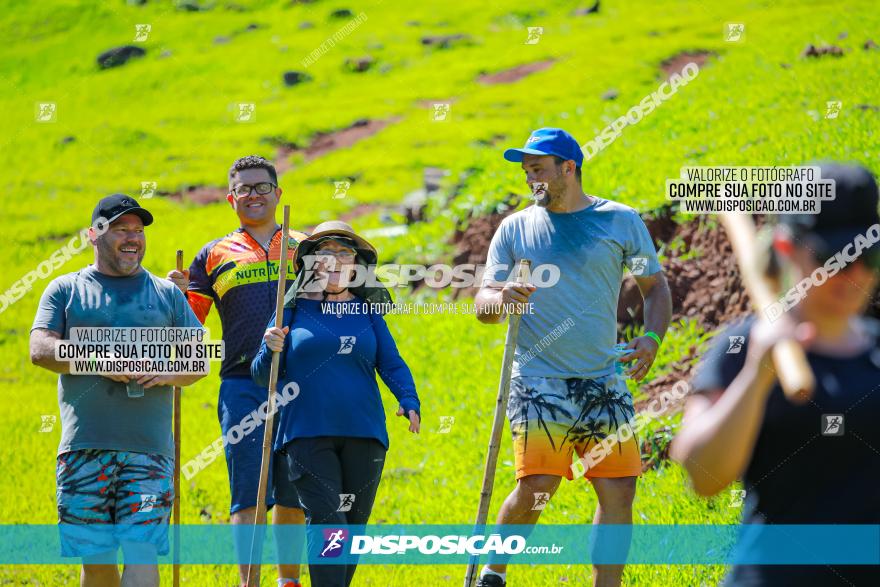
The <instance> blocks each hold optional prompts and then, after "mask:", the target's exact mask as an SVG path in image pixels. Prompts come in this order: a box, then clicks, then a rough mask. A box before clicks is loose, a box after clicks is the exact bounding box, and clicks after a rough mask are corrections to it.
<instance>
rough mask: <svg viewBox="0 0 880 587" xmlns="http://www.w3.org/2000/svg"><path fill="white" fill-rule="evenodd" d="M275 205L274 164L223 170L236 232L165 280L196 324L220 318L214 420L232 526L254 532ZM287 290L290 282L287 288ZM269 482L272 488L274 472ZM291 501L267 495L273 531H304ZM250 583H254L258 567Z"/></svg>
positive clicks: (249, 160)
mask: <svg viewBox="0 0 880 587" xmlns="http://www.w3.org/2000/svg"><path fill="white" fill-rule="evenodd" d="M280 199H281V188H279V187H278V175H277V173H276V171H275V167H274V166H273V165H272V163H270V162H269V161H267V160H266V159H264V158H262V157H258V156H255V155H250V156H248V157H242V158H241V159H238V160H237V161H235V163H233V164H232V167H231V168H230V169H229V193H228V194H227V196H226V200H227V201H228V202H229V205H230V206H232V209H233V210H235V213H236V214H237V215H238V220H239V227H238V229H236V230H234V231H233V232H231V233H229V234H227V235H226V236H222V237H220V238H218V239H215V240H213V241H211V242H209V243H208V244H207V245H205V246H204V247H203V248H202V250H201V251H199V254H198V255H196V257H195V259H194V260H193V262H192V264H191V265H190V267H189V269H188V270H187V271H183V272H180V271H171V272H170V273H169V274H168V278H169V279H170V280H171V281H173V282H174V283H175V284H176V285H177V286H178V287H179V288H180V289H181V290H182V291H183V292H184V293H185V294H186V297H187V300H188V301H189V304H190V306H191V307H192V309H193V311H194V312H195V314H196V316H198V318H199V320H201V321H202V323H204V322H205V319H206V318H207V316H208V312H209V311H210V309H211V306H212V305H216V307H217V311H218V312H219V314H220V322H221V325H222V327H223V342H224V344H225V351H226V358H225V359H224V361H223V365H222V366H221V369H220V398H219V401H218V406H217V414H218V417H219V419H220V428H221V430H222V431H223V437H224V445H225V452H226V465H227V469H228V472H229V487H230V493H231V495H232V504H231V507H230V517H231V520H232V523H233V524H253V523H254V516H255V514H256V506H257V482H258V479H259V476H260V460H261V459H262V441H263V426H264V424H263V422H262V420H258V421H257V423H258V424H259V426H256V427H254V426H253V417H252V416H251V414H252V413H253V412H254V411H255V410H257V409H258V408H259V407H260V404H262V403H263V402H264V401H266V397H267V390H266V388H264V387H259V386H258V385H257V384H256V383H254V382H253V381H252V380H251V373H250V364H251V361H252V360H253V358H254V356H255V355H256V354H257V351H258V350H259V348H260V343H261V342H262V336H263V330H264V328H265V325H266V324H267V323H268V322H269V319H270V318H271V317H272V315H273V313H274V312H275V296H276V292H277V289H278V269H279V258H280V256H281V226H280V225H279V224H278V222H276V220H275V209H276V208H277V207H278V202H279V200H280ZM305 237H306V235H305V234H303V233H300V232H295V231H291V232H290V239H291V240H290V249H289V253H288V274H289V275H291V276H292V275H293V264H292V263H291V262H290V260H292V259H293V253H294V250H293V249H294V246H295V245H296V244H297V243H298V242H299V241H300V240H302V239H303V238H305ZM292 282H293V280H292V279H291V280H290V281H288V285H289V284H290V283H292ZM276 424H277V420H276ZM269 475H270V477H269V483H268V487H270V488H271V487H272V476H271V475H272V467H269ZM293 497H295V495H294V496H293ZM293 497H291V496H290V495H286V499H287V500H288V501H287V502H284V503H281V501H279V502H276V500H275V497H274V495H273V491H271V490H269V491H267V495H266V505H267V506H268V507H272V506H273V505H274V506H275V508H274V513H273V515H272V520H273V523H274V524H302V523H304V521H305V518H304V516H303V512H302V509H300V505H299V500H298V498H296V499H294V498H293ZM282 501H283V499H282ZM235 535H236V539H238V538H239V537H241V538H244V537H245V536H248V538H249V536H250V535H249V533H247V532H236V533H235ZM276 535H277V534H276ZM236 547H237V548H238V552H239V557H240V558H239V560H240V561H242V562H243V563H244V564H241V565H239V573H240V575H241V581H242V584H244V583H245V582H246V580H247V567H248V565H247V557H246V555H247V553H248V549H249V548H250V544H237V545H236ZM286 554H287V555H288V556H291V555H293V554H295V553H286ZM256 576H257V577H259V567H257V571H256ZM278 576H279V579H278V585H280V586H282V587H290V586H297V585H299V565H282V564H279V565H278ZM247 587H254V585H248V586H247Z"/></svg>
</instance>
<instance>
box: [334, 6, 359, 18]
mask: <svg viewBox="0 0 880 587" xmlns="http://www.w3.org/2000/svg"><path fill="white" fill-rule="evenodd" d="M353 16H354V12H352V11H351V10H349V9H348V8H340V9H339V10H334V11H333V12H331V13H330V18H351V17H353Z"/></svg>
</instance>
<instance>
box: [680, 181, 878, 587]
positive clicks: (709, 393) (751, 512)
mask: <svg viewBox="0 0 880 587" xmlns="http://www.w3.org/2000/svg"><path fill="white" fill-rule="evenodd" d="M821 170H822V179H833V180H834V181H835V184H836V197H835V199H834V200H830V201H823V202H822V203H821V211H820V212H819V213H818V214H812V215H811V214H802V215H797V214H792V215H781V216H779V218H778V223H777V224H776V226H775V227H774V228H773V240H772V250H771V252H770V258H769V260H768V263H767V274H768V277H769V278H770V279H771V280H773V281H775V282H776V283H777V284H781V285H782V286H783V288H782V289H783V290H788V292H789V294H788V295H784V296H783V298H780V299H785V300H786V302H785V305H786V306H791V307H790V308H789V309H788V311H787V312H784V311H783V309H784V308H783V304H782V303H778V306H777V305H776V304H774V306H775V307H772V309H765V314H766V318H767V319H765V318H764V317H758V316H754V315H753V316H749V317H748V318H747V319H745V320H744V321H742V322H739V323H737V324H733V325H731V326H729V327H728V328H726V329H725V330H724V331H723V332H722V333H721V334H719V335H717V336H716V341H715V344H714V346H713V347H712V348H711V350H710V351H709V352H708V353H707V354H706V355H705V356H704V357H703V359H702V361H701V363H700V365H699V367H698V369H697V374H696V376H695V377H694V379H693V381H692V386H691V387H692V395H691V396H690V397H689V399H688V400H687V403H686V405H685V412H684V418H683V423H682V428H681V431H680V433H679V434H678V435H677V437H676V438H675V440H674V441H673V443H672V449H671V454H672V457H673V458H674V459H676V460H677V461H679V462H681V463H682V465H684V467H685V468H686V469H687V472H688V473H689V475H690V477H691V480H692V481H693V486H694V489H695V490H696V492H697V493H699V494H700V495H703V496H712V495H717V494H718V493H720V492H721V491H723V490H724V489H725V488H726V487H728V486H729V485H730V484H731V483H733V482H734V481H735V480H737V479H741V480H742V482H743V489H744V490H745V501H744V509H743V524H748V525H751V526H744V527H743V529H742V530H743V532H744V535H743V536H742V537H741V539H740V544H739V545H738V546H739V551H738V553H739V554H741V555H744V556H748V557H751V558H752V560H754V557H755V556H761V555H762V554H763V555H764V556H767V557H769V558H772V553H770V552H769V550H772V548H771V546H770V545H769V544H768V543H767V542H764V543H763V546H756V545H755V542H753V541H752V540H750V539H749V538H747V534H746V533H747V532H750V531H754V530H760V529H762V528H768V527H769V526H771V525H779V524H792V525H793V524H804V525H842V524H858V525H873V527H874V528H876V527H877V526H876V525H877V524H880V489H878V488H880V426H878V424H877V423H878V420H880V392H878V389H880V345H878V343H880V323H878V321H877V320H875V319H873V318H869V317H867V316H865V315H864V313H865V309H866V307H867V306H868V305H869V304H870V302H871V301H872V295H873V293H874V291H876V289H877V283H878V277H880V246H878V243H877V241H878V240H880V216H878V211H877V205H878V192H877V183H876V181H875V179H874V177H873V176H872V175H871V173H870V172H868V171H867V170H866V169H864V168H862V167H857V166H849V165H838V164H824V165H822V166H821ZM823 273H824V274H825V276H826V277H827V280H826V279H824V278H822V276H823ZM811 276H813V277H812V278H811ZM817 277H818V278H820V279H816V278H817ZM804 280H807V281H804ZM795 284H800V285H801V286H803V285H807V286H809V287H808V289H807V288H804V287H801V288H800V289H801V290H802V291H806V296H805V297H802V298H800V296H797V295H794V294H792V293H791V292H796V291H797V288H795V287H793V286H794V285H795ZM789 288H791V289H789ZM799 298H800V299H799ZM794 302H796V303H794ZM770 320H772V322H771V321H770ZM783 339H794V340H796V341H797V342H799V343H800V344H801V345H802V346H803V347H804V349H805V351H806V356H807V361H808V362H809V365H810V368H811V369H812V371H813V374H814V375H815V380H816V387H815V390H814V392H813V396H812V397H811V398H810V399H809V401H807V402H805V403H803V404H800V405H797V404H795V403H792V402H790V401H789V400H787V399H786V397H785V395H784V394H783V391H782V388H781V387H780V386H779V382H778V381H777V376H776V370H775V367H774V363H773V360H772V358H771V350H772V348H773V346H774V344H775V343H776V342H777V341H780V340H783ZM733 343H736V346H737V352H728V349H730V348H731V347H732V345H733ZM740 346H741V348H739V347H740ZM875 533H876V532H875ZM790 534H791V544H792V545H799V546H801V547H802V550H799V554H801V555H802V557H803V558H804V559H807V560H810V559H811V558H813V557H814V556H818V555H819V554H821V553H820V552H819V550H820V549H824V547H822V546H820V545H817V544H810V543H803V544H801V543H800V542H805V541H800V542H799V536H798V533H797V532H796V531H792V532H791V533H790ZM837 546H842V547H843V548H845V547H846V545H845V544H838V545H837ZM737 558H738V557H737ZM724 585H726V586H745V585H749V586H753V585H754V586H768V587H769V586H773V587H777V586H785V585H792V586H794V585H797V586H798V587H807V586H813V585H815V586H817V587H818V586H822V587H825V586H830V585H858V586H861V585H880V566H864V565H862V566H859V565H841V564H833V565H826V564H813V565H809V564H801V565H791V564H763V565H761V564H734V566H733V567H732V568H731V571H730V574H729V575H728V577H727V579H726V581H725V583H724Z"/></svg>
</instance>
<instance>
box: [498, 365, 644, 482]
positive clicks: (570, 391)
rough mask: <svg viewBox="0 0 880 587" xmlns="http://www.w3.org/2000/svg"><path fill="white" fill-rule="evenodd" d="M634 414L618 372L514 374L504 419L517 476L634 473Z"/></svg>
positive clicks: (637, 461)
mask: <svg viewBox="0 0 880 587" xmlns="http://www.w3.org/2000/svg"><path fill="white" fill-rule="evenodd" d="M634 414H635V411H634V410H633V403H632V395H631V394H630V392H629V389H627V387H626V383H624V381H623V379H621V378H620V377H618V376H617V375H616V374H611V375H606V376H603V377H599V378H596V379H580V378H570V379H562V378H552V377H514V378H513V379H512V380H511V382H510V401H509V403H508V405H507V418H508V419H509V420H510V429H511V433H512V435H513V452H514V460H515V464H516V478H517V479H520V478H521V477H525V476H527V475H557V476H559V477H565V478H566V479H573V478H574V477H575V476H576V475H577V476H579V475H580V474H583V475H584V476H585V477H587V478H591V477H635V476H638V475H639V474H640V473H641V469H642V467H641V458H640V456H639V446H638V442H637V441H636V439H635V438H634V436H633V434H632V432H631V424H630V423H631V421H632V419H633V417H634ZM621 430H622V432H621ZM575 454H577V456H578V458H577V459H575V458H574V455H575ZM573 463H574V465H573Z"/></svg>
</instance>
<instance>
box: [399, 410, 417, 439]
mask: <svg viewBox="0 0 880 587" xmlns="http://www.w3.org/2000/svg"><path fill="white" fill-rule="evenodd" d="M397 415H398V416H403V417H404V418H405V417H406V416H404V415H403V406H401V407H399V408H397ZM421 423H422V419H421V418H419V415H418V414H417V413H416V411H415V410H410V411H409V431H410V432H412V433H413V434H418V433H419V427H420V426H421Z"/></svg>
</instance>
